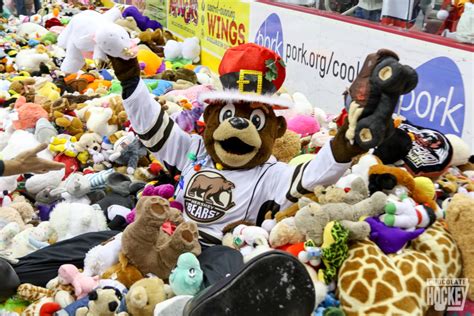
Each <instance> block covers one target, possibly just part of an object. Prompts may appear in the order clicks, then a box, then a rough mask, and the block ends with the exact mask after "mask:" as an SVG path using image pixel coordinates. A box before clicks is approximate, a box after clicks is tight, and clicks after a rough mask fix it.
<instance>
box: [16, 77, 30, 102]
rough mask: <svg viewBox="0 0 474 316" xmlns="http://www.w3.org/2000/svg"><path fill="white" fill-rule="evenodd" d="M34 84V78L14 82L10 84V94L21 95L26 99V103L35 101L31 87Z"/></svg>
mask: <svg viewBox="0 0 474 316" xmlns="http://www.w3.org/2000/svg"><path fill="white" fill-rule="evenodd" d="M35 83H36V80H35V79H34V78H25V79H23V80H15V81H13V82H12V83H11V84H10V89H9V90H10V93H11V94H17V95H22V96H24V97H25V98H26V102H34V101H35V88H34V87H33V86H34V84H35Z"/></svg>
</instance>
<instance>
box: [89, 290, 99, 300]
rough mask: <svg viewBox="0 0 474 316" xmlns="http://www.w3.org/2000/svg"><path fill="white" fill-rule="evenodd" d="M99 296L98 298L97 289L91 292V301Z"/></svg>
mask: <svg viewBox="0 0 474 316" xmlns="http://www.w3.org/2000/svg"><path fill="white" fill-rule="evenodd" d="M97 298H98V295H97V291H96V290H94V291H92V292H90V293H89V301H95V300H97Z"/></svg>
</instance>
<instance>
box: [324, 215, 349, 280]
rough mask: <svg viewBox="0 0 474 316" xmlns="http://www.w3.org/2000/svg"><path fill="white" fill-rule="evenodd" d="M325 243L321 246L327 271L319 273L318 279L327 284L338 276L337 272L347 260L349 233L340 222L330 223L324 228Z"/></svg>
mask: <svg viewBox="0 0 474 316" xmlns="http://www.w3.org/2000/svg"><path fill="white" fill-rule="evenodd" d="M323 236H324V239H323V240H324V241H323V245H322V246H321V252H322V256H321V257H322V260H323V263H324V266H325V269H320V270H319V271H318V278H319V280H320V281H321V282H324V283H326V284H329V283H331V281H332V280H334V278H335V277H336V275H337V270H338V269H339V267H340V266H341V265H342V263H343V262H344V260H346V258H347V256H348V253H349V247H348V245H347V242H348V239H349V231H348V230H347V229H346V228H344V226H342V225H341V223H339V222H338V221H332V222H329V223H328V224H327V225H326V227H325V228H324V234H323Z"/></svg>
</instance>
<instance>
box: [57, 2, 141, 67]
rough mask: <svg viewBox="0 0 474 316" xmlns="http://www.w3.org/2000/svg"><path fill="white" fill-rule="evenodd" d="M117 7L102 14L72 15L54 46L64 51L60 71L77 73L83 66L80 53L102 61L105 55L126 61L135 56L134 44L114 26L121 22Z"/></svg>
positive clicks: (88, 12)
mask: <svg viewBox="0 0 474 316" xmlns="http://www.w3.org/2000/svg"><path fill="white" fill-rule="evenodd" d="M121 17H122V15H121V12H120V10H119V9H118V8H117V7H114V8H112V9H110V10H108V11H107V12H106V13H104V14H100V13H98V12H96V11H92V10H87V11H83V12H81V13H79V14H77V15H75V16H74V17H73V18H72V19H71V21H70V22H69V24H68V26H67V27H66V28H65V29H64V31H63V32H62V33H61V34H60V35H59V37H58V45H59V46H60V47H62V48H64V49H66V58H65V59H64V61H63V63H62V65H61V70H62V71H64V72H66V73H75V72H77V71H79V70H80V69H81V68H82V66H83V65H84V63H85V60H84V56H83V53H91V52H93V56H92V58H93V59H95V60H97V59H100V60H105V59H106V57H107V55H110V56H113V57H120V58H122V59H130V58H132V57H134V56H135V55H136V53H137V52H138V49H137V45H136V44H137V43H136V41H135V40H132V39H130V36H129V35H128V33H127V31H126V30H125V29H124V28H123V27H121V26H119V25H117V24H115V23H114V21H115V20H117V19H119V18H121Z"/></svg>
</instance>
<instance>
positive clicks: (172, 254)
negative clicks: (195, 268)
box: [122, 196, 201, 279]
mask: <svg viewBox="0 0 474 316" xmlns="http://www.w3.org/2000/svg"><path fill="white" fill-rule="evenodd" d="M166 221H171V222H172V223H174V224H175V225H176V230H175V231H174V233H173V235H171V236H170V235H168V234H167V233H166V232H164V231H163V230H162V229H161V226H162V225H163V224H164V223H165V222H166ZM122 251H123V253H124V255H125V256H126V257H127V258H128V260H129V261H130V263H131V264H133V265H134V266H135V267H137V268H138V270H140V272H141V273H142V274H144V275H145V274H147V273H153V274H155V275H156V276H158V277H159V278H161V279H167V278H168V277H169V275H170V273H171V270H172V269H173V268H174V267H175V265H176V263H177V261H178V257H179V256H180V255H181V254H183V253H185V252H192V253H194V254H195V255H196V256H197V255H199V254H200V253H201V246H200V244H199V242H198V230H197V225H196V224H195V223H194V222H184V218H183V216H182V215H181V212H180V211H178V210H177V209H174V208H170V206H169V202H168V201H167V200H165V199H162V198H160V197H156V196H147V197H142V198H141V199H140V200H139V201H138V204H137V207H136V217H135V221H134V222H133V223H132V224H130V225H128V226H127V228H126V229H125V230H124V232H123V237H122Z"/></svg>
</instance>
